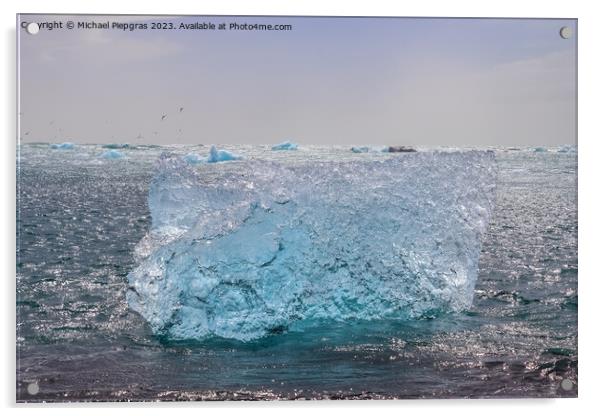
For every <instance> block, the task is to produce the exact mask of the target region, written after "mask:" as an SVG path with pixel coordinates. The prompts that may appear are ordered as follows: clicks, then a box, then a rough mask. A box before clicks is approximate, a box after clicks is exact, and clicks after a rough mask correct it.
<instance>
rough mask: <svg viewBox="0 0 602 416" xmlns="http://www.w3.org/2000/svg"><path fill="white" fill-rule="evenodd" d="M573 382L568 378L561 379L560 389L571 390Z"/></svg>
mask: <svg viewBox="0 0 602 416" xmlns="http://www.w3.org/2000/svg"><path fill="white" fill-rule="evenodd" d="M573 386H574V384H573V382H572V381H571V380H569V379H568V378H565V379H564V380H562V381H561V382H560V388H562V390H564V391H571V390H573Z"/></svg>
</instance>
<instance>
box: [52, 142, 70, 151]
mask: <svg viewBox="0 0 602 416" xmlns="http://www.w3.org/2000/svg"><path fill="white" fill-rule="evenodd" d="M50 148H51V149H57V150H71V149H74V148H75V145H74V144H73V143H69V142H65V143H53V144H51V145H50Z"/></svg>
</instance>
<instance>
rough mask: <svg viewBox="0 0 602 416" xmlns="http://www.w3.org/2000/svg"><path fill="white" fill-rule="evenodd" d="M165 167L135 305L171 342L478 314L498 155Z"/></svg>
mask: <svg viewBox="0 0 602 416" xmlns="http://www.w3.org/2000/svg"><path fill="white" fill-rule="evenodd" d="M157 166H158V170H157V172H156V174H155V176H154V178H153V180H152V182H151V185H150V190H149V197H148V205H149V208H150V213H151V216H152V225H151V229H150V231H149V233H148V234H147V235H146V236H145V237H144V238H143V239H142V240H141V241H140V243H139V244H138V246H137V248H136V250H135V253H136V256H137V257H136V258H137V261H138V266H137V267H136V268H135V269H134V270H132V271H131V272H130V273H129V275H128V282H129V288H128V291H127V294H126V297H127V301H128V304H129V306H130V308H132V309H133V310H134V311H137V312H138V313H139V314H140V315H141V316H142V317H144V318H145V319H146V320H147V321H148V323H149V326H150V328H151V329H152V330H153V332H154V333H155V334H157V335H159V336H164V337H166V338H168V339H174V340H178V339H181V340H184V339H198V340H202V339H206V338H210V337H223V338H230V339H237V340H241V341H249V340H253V339H257V338H260V337H264V336H267V335H270V334H277V333H281V332H282V331H286V330H304V329H303V328H308V327H311V325H312V322H320V321H323V320H331V321H340V322H352V321H355V320H364V321H370V320H379V319H414V318H420V317H433V316H436V315H438V314H440V313H446V312H456V311H461V310H465V309H467V308H469V307H470V305H471V304H472V299H473V291H474V286H475V282H476V280H477V275H478V264H479V253H480V250H481V239H482V236H483V235H484V233H485V232H486V230H487V224H488V221H489V218H490V216H491V214H492V211H493V204H494V201H495V180H496V172H497V169H496V164H495V157H494V152H485V151H482V152H481V151H467V152H418V153H409V154H407V155H406V156H405V157H398V158H389V159H386V160H377V161H367V160H359V161H357V160H356V161H353V162H329V163H323V162H312V161H307V162H303V163H297V164H294V165H285V164H279V163H276V162H269V161H253V160H247V161H243V162H241V163H239V164H237V166H236V169H227V170H223V169H214V170H213V171H211V170H204V171H203V172H199V171H198V170H197V169H194V168H192V167H190V166H189V165H187V164H186V162H185V161H183V160H182V158H181V157H173V156H169V155H164V156H162V157H161V159H160V160H159V162H158V165H157ZM208 169H211V166H209V167H208Z"/></svg>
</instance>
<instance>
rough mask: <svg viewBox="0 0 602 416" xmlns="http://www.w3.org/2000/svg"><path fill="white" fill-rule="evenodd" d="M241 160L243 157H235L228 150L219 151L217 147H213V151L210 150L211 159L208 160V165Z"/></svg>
mask: <svg viewBox="0 0 602 416" xmlns="http://www.w3.org/2000/svg"><path fill="white" fill-rule="evenodd" d="M240 159H242V156H238V155H235V154H234V153H230V152H228V151H227V150H217V149H216V148H215V146H211V150H209V157H208V158H207V163H216V162H227V161H229V160H240Z"/></svg>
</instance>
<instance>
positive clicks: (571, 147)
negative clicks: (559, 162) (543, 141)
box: [557, 144, 577, 153]
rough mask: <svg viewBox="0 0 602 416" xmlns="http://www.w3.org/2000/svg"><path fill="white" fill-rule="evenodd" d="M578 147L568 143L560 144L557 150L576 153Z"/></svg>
mask: <svg viewBox="0 0 602 416" xmlns="http://www.w3.org/2000/svg"><path fill="white" fill-rule="evenodd" d="M576 151H577V148H576V147H575V146H574V145H569V144H566V145H564V146H560V147H559V148H558V150H557V152H558V153H575V152H576Z"/></svg>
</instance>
